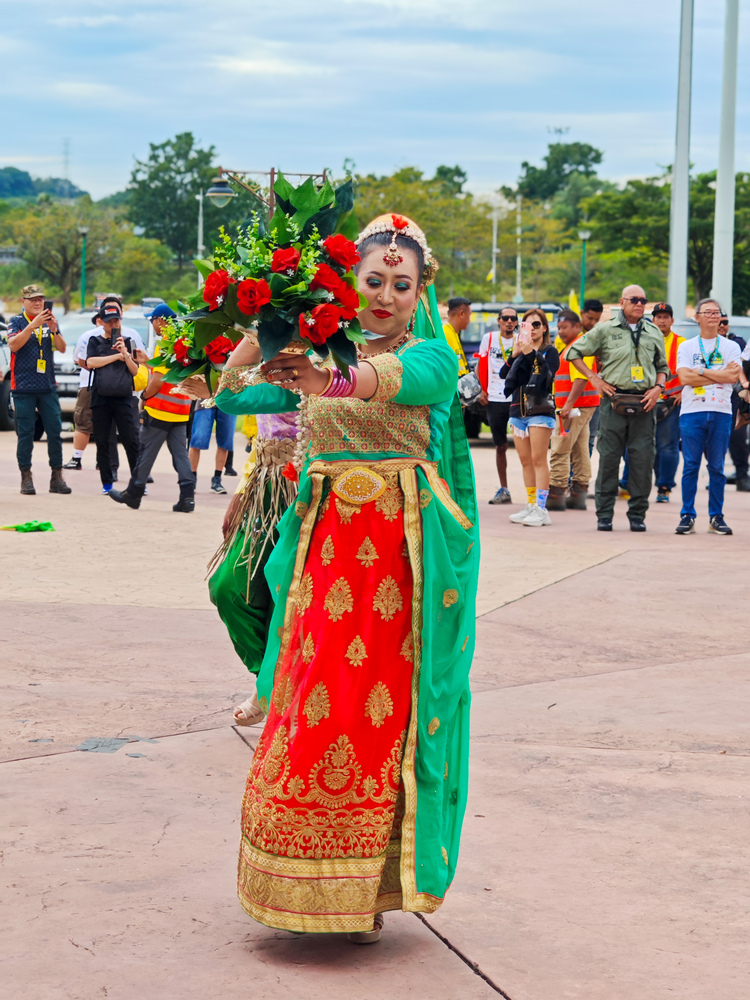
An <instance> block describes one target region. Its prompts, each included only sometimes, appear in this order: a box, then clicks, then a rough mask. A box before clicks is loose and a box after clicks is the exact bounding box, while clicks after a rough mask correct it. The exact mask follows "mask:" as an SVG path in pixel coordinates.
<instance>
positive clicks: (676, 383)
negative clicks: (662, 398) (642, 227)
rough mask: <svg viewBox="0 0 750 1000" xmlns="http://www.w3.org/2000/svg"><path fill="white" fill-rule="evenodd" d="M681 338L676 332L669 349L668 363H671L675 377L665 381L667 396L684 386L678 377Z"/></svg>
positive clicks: (671, 369)
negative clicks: (679, 341) (678, 351)
mask: <svg viewBox="0 0 750 1000" xmlns="http://www.w3.org/2000/svg"><path fill="white" fill-rule="evenodd" d="M679 339H680V338H679V337H678V336H677V334H676V333H673V334H672V346H671V347H670V349H669V354H668V355H667V364H668V365H669V370H670V371H671V372H674V373H675V376H674V378H671V379H669V381H668V382H665V383H664V394H665V395H666V396H671V395H672V394H673V393H674V392H676V390H677V389H681V388H682V384H681V382H680V380H679V378H678V377H677V348H678V347H679V344H678V343H677V341H678V340H679Z"/></svg>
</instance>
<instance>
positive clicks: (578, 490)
mask: <svg viewBox="0 0 750 1000" xmlns="http://www.w3.org/2000/svg"><path fill="white" fill-rule="evenodd" d="M588 491H589V485H588V483H586V484H585V485H584V484H583V483H573V485H572V486H571V487H570V496H569V497H568V499H567V500H566V502H565V505H566V506H567V508H568V510H586V494H587V493H588Z"/></svg>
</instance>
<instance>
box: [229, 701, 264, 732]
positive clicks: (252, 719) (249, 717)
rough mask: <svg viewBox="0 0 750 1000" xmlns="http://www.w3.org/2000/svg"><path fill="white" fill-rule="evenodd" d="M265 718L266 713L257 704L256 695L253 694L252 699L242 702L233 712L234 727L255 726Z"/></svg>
mask: <svg viewBox="0 0 750 1000" xmlns="http://www.w3.org/2000/svg"><path fill="white" fill-rule="evenodd" d="M265 717H266V713H265V712H264V711H263V709H262V708H261V707H260V705H259V704H258V695H257V694H254V695H253V696H252V698H248V699H247V701H243V702H242V704H241V705H238V706H237V708H235V710H234V724H235V726H257V725H258V723H259V722H262V721H263V720H264V719H265Z"/></svg>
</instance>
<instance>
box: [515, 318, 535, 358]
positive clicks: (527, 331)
mask: <svg viewBox="0 0 750 1000" xmlns="http://www.w3.org/2000/svg"><path fill="white" fill-rule="evenodd" d="M516 347H517V348H518V349H519V350H520V352H521V353H522V354H531V353H532V352H533V350H534V345H533V344H532V342H531V326H530V324H529V323H527V322H526V321H525V320H524V321H523V323H521V326H520V328H519V333H518V336H517V337H516Z"/></svg>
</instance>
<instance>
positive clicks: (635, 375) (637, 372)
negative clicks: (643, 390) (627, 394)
mask: <svg viewBox="0 0 750 1000" xmlns="http://www.w3.org/2000/svg"><path fill="white" fill-rule="evenodd" d="M630 379H631V381H632V382H642V381H643V368H641V366H640V365H631V366H630Z"/></svg>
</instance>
